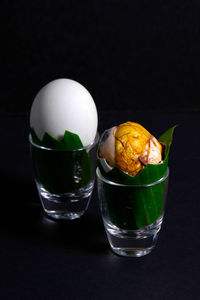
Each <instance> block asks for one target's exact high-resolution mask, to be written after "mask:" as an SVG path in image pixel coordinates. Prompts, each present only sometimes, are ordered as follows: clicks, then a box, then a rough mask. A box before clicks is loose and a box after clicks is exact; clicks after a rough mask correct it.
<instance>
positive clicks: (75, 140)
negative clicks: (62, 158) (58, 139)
mask: <svg viewBox="0 0 200 300" xmlns="http://www.w3.org/2000/svg"><path fill="white" fill-rule="evenodd" d="M64 143H65V146H66V149H68V150H74V149H79V148H83V144H82V142H81V139H80V137H79V136H78V135H77V134H75V133H72V132H70V131H68V130H65V133H64Z"/></svg>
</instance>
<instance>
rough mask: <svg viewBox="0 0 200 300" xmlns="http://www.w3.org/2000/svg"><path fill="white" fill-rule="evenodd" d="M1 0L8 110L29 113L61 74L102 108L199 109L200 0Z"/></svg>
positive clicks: (5, 106) (4, 110)
mask: <svg viewBox="0 0 200 300" xmlns="http://www.w3.org/2000/svg"><path fill="white" fill-rule="evenodd" d="M1 3H2V4H1V12H0V14H1V17H0V20H1V23H2V24H1V28H2V29H3V33H2V34H1V51H2V55H1V61H2V62H1V75H2V78H3V80H2V81H1V83H2V87H1V104H0V112H1V113H24V112H25V113H27V112H29V110H30V106H31V103H32V101H33V99H34V97H35V95H36V93H37V92H38V90H39V89H40V88H41V87H42V86H44V85H45V84H46V83H48V82H49V81H51V80H53V79H56V78H62V77H66V78H71V79H74V80H77V81H79V82H80V83H82V84H83V85H84V86H85V87H86V88H87V89H88V90H89V91H90V93H91V94H92V96H93V98H94V100H95V102H96V104H97V108H98V110H113V109H117V110H119V109H120V110H121V109H131V110H133V111H135V110H142V111H144V110H146V111H147V110H166V109H167V110H170V111H188V110H189V111H199V109H200V102H199V70H200V56H199V51H200V38H199V37H200V35H199V33H200V18H199V15H200V4H199V1H194V0H185V1H181V0H177V1H170V0H169V1H162V0H155V1H146V0H142V1H130V0H129V1H127V0H124V1H119V0H107V1H104V0H101V1H88V0H84V1H81V0H78V1H60V0H59V1H52V0H49V1H39V0H34V1H27V0H24V1H23V0H18V1H5V0H4V1H1Z"/></svg>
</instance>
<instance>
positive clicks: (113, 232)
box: [96, 168, 169, 257]
mask: <svg viewBox="0 0 200 300" xmlns="http://www.w3.org/2000/svg"><path fill="white" fill-rule="evenodd" d="M96 174H97V186H98V196H99V201H100V210H101V215H102V219H103V222H104V227H105V230H106V233H107V237H108V241H109V244H110V247H111V249H112V250H113V251H114V252H115V253H116V254H118V255H121V256H133V257H140V256H143V255H146V254H148V253H150V252H151V251H152V249H153V248H154V247H155V244H156V241H157V238H158V233H159V231H160V229H161V225H162V221H163V215H164V208H165V200H166V195H167V188H168V176H169V169H167V173H166V175H165V176H164V177H163V178H160V180H158V181H156V182H152V183H150V184H144V185H125V184H119V183H116V182H114V181H110V180H108V179H106V178H105V177H104V176H103V175H102V174H101V172H100V170H99V168H97V171H96Z"/></svg>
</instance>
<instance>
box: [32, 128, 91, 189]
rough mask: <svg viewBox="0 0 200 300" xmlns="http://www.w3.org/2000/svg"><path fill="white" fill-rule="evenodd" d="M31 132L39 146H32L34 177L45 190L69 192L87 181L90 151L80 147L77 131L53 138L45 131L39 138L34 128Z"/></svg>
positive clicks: (89, 179) (89, 173)
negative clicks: (59, 137) (41, 137)
mask: <svg viewBox="0 0 200 300" xmlns="http://www.w3.org/2000/svg"><path fill="white" fill-rule="evenodd" d="M30 132H31V137H32V140H33V142H34V143H35V144H37V145H38V146H39V147H37V146H32V147H31V150H32V159H33V165H34V168H35V175H36V180H37V182H38V183H40V184H42V186H43V187H44V188H45V189H46V190H47V191H48V192H50V193H52V194H64V193H72V192H74V191H76V190H77V189H80V188H82V187H84V186H86V185H87V184H89V183H90V181H91V180H92V172H93V166H92V161H91V157H90V153H89V152H87V151H86V150H85V149H81V148H82V147H83V145H82V142H81V140H80V138H79V136H78V135H77V134H74V133H72V132H69V131H65V133H64V135H63V138H61V139H56V138H54V137H52V136H51V135H50V134H49V133H47V132H45V134H44V137H43V139H42V141H41V140H40V139H39V138H38V137H37V135H36V133H35V131H34V129H33V128H32V129H31V131H30ZM40 146H43V147H44V148H42V147H40ZM50 149H51V150H50ZM75 149H79V150H78V151H74V150H75Z"/></svg>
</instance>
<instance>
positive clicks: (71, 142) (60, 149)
mask: <svg viewBox="0 0 200 300" xmlns="http://www.w3.org/2000/svg"><path fill="white" fill-rule="evenodd" d="M97 124H98V117H97V110H96V106H95V103H94V101H93V99H92V97H91V95H90V94H89V92H88V91H87V90H86V88H84V87H83V86H82V85H81V84H79V83H78V82H76V81H74V80H71V79H57V80H54V81H52V82H50V83H49V84H47V85H46V86H44V87H43V88H42V89H41V90H40V91H39V93H38V94H37V95H36V97H35V99H34V101H33V104H32V107H31V113H30V134H29V141H30V148H31V157H32V162H33V169H34V179H35V182H36V186H37V189H38V193H39V197H40V200H41V203H42V206H43V209H44V211H45V213H46V214H47V215H48V216H49V217H51V218H53V219H69V220H72V219H76V218H79V217H81V216H82V215H83V214H84V213H85V211H86V210H87V208H88V205H89V202H90V198H91V195H92V191H93V187H94V181H95V168H96V151H97V144H98V140H99V135H98V132H97Z"/></svg>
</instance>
